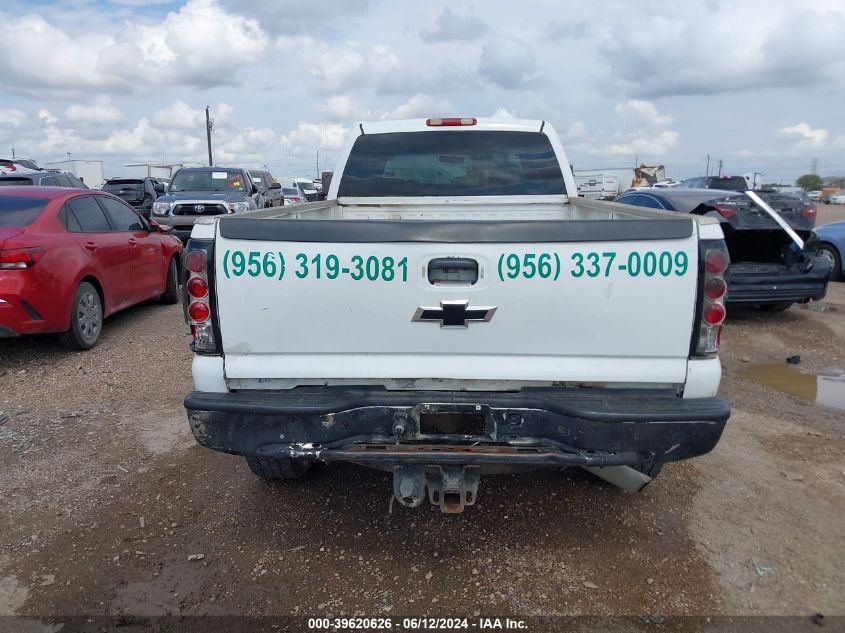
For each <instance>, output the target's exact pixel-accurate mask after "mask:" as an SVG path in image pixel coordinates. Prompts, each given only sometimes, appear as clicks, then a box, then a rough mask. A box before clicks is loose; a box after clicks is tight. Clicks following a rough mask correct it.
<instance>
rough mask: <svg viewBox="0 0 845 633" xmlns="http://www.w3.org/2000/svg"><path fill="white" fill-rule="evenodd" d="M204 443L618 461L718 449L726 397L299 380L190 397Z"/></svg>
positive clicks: (380, 454) (441, 460)
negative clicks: (270, 388)
mask: <svg viewBox="0 0 845 633" xmlns="http://www.w3.org/2000/svg"><path fill="white" fill-rule="evenodd" d="M185 408H186V409H187V412H188V419H189V421H190V425H191V430H192V432H193V434H194V437H195V438H196V440H197V442H199V443H200V444H202V445H203V446H205V447H207V448H211V449H213V450H218V451H223V452H226V453H231V454H237V455H247V456H270V457H273V456H275V457H297V458H303V459H308V460H322V461H349V462H358V463H363V464H367V465H371V466H379V467H385V466H391V465H396V464H405V463H414V464H427V465H434V464H441V465H446V464H463V465H511V466H512V465H524V466H617V465H635V464H641V463H643V462H646V461H654V462H657V463H665V462H672V461H678V460H681V459H686V458H689V457H695V456H697V455H702V454H705V453H707V452H709V451H711V450H712V449H713V447H714V446H715V445H716V443H717V442H718V440H719V437H720V436H721V434H722V431H723V429H724V427H725V423H726V422H727V419H728V417H729V416H730V407H729V406H728V404H727V402H726V401H725V400H723V399H722V398H718V397H713V398H698V399H689V400H683V399H681V398H678V397H677V396H675V395H674V394H671V393H667V392H662V391H661V392H648V393H643V392H642V391H637V392H635V391H631V390H609V389H602V390H590V391H587V390H567V389H524V390H522V391H520V392H513V393H508V392H421V391H387V390H383V389H371V388H357V389H356V388H336V387H321V388H314V387H308V388H298V389H292V390H288V391H275V392H256V391H252V392H238V393H228V394H219V393H202V392H194V393H191V394H190V395H188V397H187V398H186V399H185Z"/></svg>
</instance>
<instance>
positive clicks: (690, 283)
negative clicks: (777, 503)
mask: <svg viewBox="0 0 845 633" xmlns="http://www.w3.org/2000/svg"><path fill="white" fill-rule="evenodd" d="M696 231H697V226H696V224H695V223H694V222H693V221H692V220H690V219H687V218H678V219H646V220H590V221H582V220H573V221H554V222H547V221H528V222H501V221H497V222H482V221H476V222H453V221H435V222H423V221H369V220H310V221H309V220H278V219H270V220H264V219H251V218H234V217H233V218H222V219H221V220H220V221H219V222H218V224H217V238H216V243H215V254H214V258H215V270H216V273H215V278H216V281H215V283H216V293H217V306H218V315H219V321H220V330H221V332H222V333H223V334H222V346H223V352H224V357H225V373H226V377H227V379H229V380H232V379H246V380H252V381H254V382H255V384H254V385H252V388H261V387H266V388H272V387H274V386H276V385H274V379H298V380H304V381H307V380H314V379H317V380H320V379H326V380H331V379H355V380H360V381H361V382H367V383H378V382H379V379H382V378H390V379H408V384H407V385H406V386H405V387H404V388H413V382H412V380H413V379H424V378H430V379H437V378H441V379H465V380H514V381H552V382H578V383H586V382H598V383H650V384H653V383H682V382H683V381H684V380H685V376H686V368H687V358H688V355H689V348H690V337H691V332H692V328H693V321H694V308H695V305H696V289H697V277H698V242H697V233H696ZM450 258H451V259H450ZM473 263H474V265H475V267H476V270H475V271H473V269H472V268H473ZM474 276H475V277H477V278H476V279H475V280H474V282H473V277H474Z"/></svg>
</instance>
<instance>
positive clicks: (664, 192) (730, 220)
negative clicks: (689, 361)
mask: <svg viewBox="0 0 845 633" xmlns="http://www.w3.org/2000/svg"><path fill="white" fill-rule="evenodd" d="M758 195H760V197H761V198H763V199H764V200H765V201H766V202H767V204H768V205H769V206H771V207H772V208H773V209H774V210H775V211H777V212H778V213H779V215H780V216H781V217H782V218H783V219H784V220H785V221H786V222H787V223H788V224H789V225H790V226H791V227H792V228H793V229H794V230H795V232H796V233H797V234H798V235H799V237H801V239H802V240H804V241H805V243H806V242H809V241H811V239H812V232H811V231H812V228H813V225H814V224H815V219H816V209H815V206H813V205H812V204H809V203H807V201H805V200H803V199H801V198H799V197H796V196H787V195H784V194H778V193H776V192H759V193H758ZM616 201H617V202H621V203H623V204H630V205H633V206H637V207H648V208H651V209H663V210H666V211H677V212H680V213H694V214H698V215H708V216H711V217H714V218H716V219H718V220H719V223H720V224H721V226H722V231H723V232H724V234H725V243H726V244H727V246H728V252H729V253H730V256H731V265H730V268H729V270H728V274H729V282H728V294H727V297H726V300H727V303H728V304H730V305H756V306H760V307H762V308H765V309H768V310H786V309H787V308H788V307H789V306H791V305H792V304H793V303H806V302H807V301H810V300H818V299H821V298H822V297H824V295H825V292H827V281H828V277H829V275H830V271H831V258H830V257H828V256H826V255H825V254H823V253H820V252H817V251H815V250H812V251H811V249H809V248H806V247H805V249H804V250H801V249H799V248H798V247H797V245H796V244H795V242H793V240H792V238H791V237H790V236H789V235H788V234H787V232H786V231H784V230H783V229H782V228H781V226H780V225H779V224H778V223H777V222H776V221H775V220H774V218H772V217H771V216H770V215H769V214H768V213H767V212H766V211H764V210H763V209H762V208H760V207H758V206H757V204H756V203H755V202H754V201H753V200H752V199H751V198H749V197H748V196H746V195H745V194H744V193H737V192H736V191H722V190H718V189H684V188H680V187H677V188H672V189H641V190H630V191H626V192H625V193H623V194H622V195H620V196H619V197H618V198H617V199H616ZM840 252H841V251H840ZM840 261H841V259H840Z"/></svg>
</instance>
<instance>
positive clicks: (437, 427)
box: [412, 404, 490, 437]
mask: <svg viewBox="0 0 845 633" xmlns="http://www.w3.org/2000/svg"><path fill="white" fill-rule="evenodd" d="M412 417H413V418H414V419H415V421H416V422H417V428H418V429H419V435H420V436H448V435H452V436H462V437H470V436H471V437H481V436H487V437H489V436H490V432H489V431H488V428H487V420H488V418H489V408H488V407H483V406H481V405H456V404H425V405H420V406H418V407H415V410H414V412H413V413H412Z"/></svg>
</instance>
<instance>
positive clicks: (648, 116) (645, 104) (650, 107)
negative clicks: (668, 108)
mask: <svg viewBox="0 0 845 633" xmlns="http://www.w3.org/2000/svg"><path fill="white" fill-rule="evenodd" d="M613 111H614V112H615V113H616V114H618V115H619V118H620V121H621V123H622V125H623V126H624V127H625V128H627V129H632V128H633V129H636V128H647V129H654V128H658V129H659V128H663V127H666V126H667V125H670V124H671V123H672V117H671V116H668V115H661V114H659V113H658V112H657V108H656V107H655V105H654V104H653V103H652V102H651V101H642V100H640V99H631V100H630V101H625V102H624V103H617V104H616V106H615V107H614V108H613Z"/></svg>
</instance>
